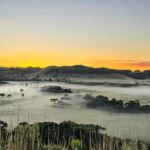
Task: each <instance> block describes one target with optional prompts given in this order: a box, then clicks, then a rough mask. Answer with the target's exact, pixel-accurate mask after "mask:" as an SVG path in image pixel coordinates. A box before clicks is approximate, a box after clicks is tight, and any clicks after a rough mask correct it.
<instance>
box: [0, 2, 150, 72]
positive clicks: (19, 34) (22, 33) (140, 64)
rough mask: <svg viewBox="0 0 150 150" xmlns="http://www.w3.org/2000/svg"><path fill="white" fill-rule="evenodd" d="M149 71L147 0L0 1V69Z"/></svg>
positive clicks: (149, 10)
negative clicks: (81, 67)
mask: <svg viewBox="0 0 150 150" xmlns="http://www.w3.org/2000/svg"><path fill="white" fill-rule="evenodd" d="M79 64H81V65H86V66H92V67H108V68H115V69H132V70H148V69H150V0H0V66H6V67H12V66H13V67H16V66H18V67H26V66H34V67H35V66H39V67H46V66H50V65H56V66H64V65H79Z"/></svg>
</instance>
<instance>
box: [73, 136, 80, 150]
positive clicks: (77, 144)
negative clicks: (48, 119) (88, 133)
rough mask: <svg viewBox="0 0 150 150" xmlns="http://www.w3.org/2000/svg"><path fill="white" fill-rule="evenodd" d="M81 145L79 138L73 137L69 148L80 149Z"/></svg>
mask: <svg viewBox="0 0 150 150" xmlns="http://www.w3.org/2000/svg"><path fill="white" fill-rule="evenodd" d="M81 147H82V146H81V142H80V140H78V139H73V140H72V141H71V149H72V150H81V149H82V148H81Z"/></svg>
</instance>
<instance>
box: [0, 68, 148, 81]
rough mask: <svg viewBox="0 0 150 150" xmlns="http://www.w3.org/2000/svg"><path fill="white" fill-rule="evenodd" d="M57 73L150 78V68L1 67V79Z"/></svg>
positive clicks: (29, 77)
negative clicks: (134, 69)
mask: <svg viewBox="0 0 150 150" xmlns="http://www.w3.org/2000/svg"><path fill="white" fill-rule="evenodd" d="M51 75H54V76H57V75H98V76H100V77H101V76H103V75H106V76H108V77H111V76H114V77H116V78H117V77H119V76H122V77H130V78H134V79H149V78H150V70H145V71H131V70H117V69H109V68H92V67H87V66H82V65H75V66H61V67H57V66H49V67H46V68H34V67H28V68H5V67H1V68H0V80H28V79H31V80H32V79H33V78H42V77H43V78H44V77H48V76H51Z"/></svg>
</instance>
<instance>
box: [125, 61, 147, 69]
mask: <svg viewBox="0 0 150 150" xmlns="http://www.w3.org/2000/svg"><path fill="white" fill-rule="evenodd" d="M125 64H126V65H129V66H133V67H142V68H149V67H150V61H132V62H128V63H125Z"/></svg>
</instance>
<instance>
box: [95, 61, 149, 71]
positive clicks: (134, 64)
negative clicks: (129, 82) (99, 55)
mask: <svg viewBox="0 0 150 150" xmlns="http://www.w3.org/2000/svg"><path fill="white" fill-rule="evenodd" d="M93 64H95V65H96V66H101V67H107V68H115V69H131V70H148V69H150V61H140V60H97V61H95V62H94V63H93Z"/></svg>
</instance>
